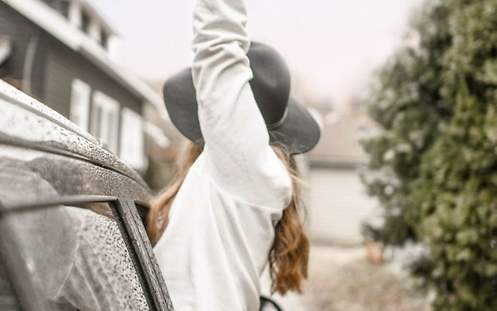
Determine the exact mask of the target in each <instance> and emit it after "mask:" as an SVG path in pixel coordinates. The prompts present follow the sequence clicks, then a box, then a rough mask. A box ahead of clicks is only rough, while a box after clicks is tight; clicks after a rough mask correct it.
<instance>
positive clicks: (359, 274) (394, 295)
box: [276, 246, 430, 311]
mask: <svg viewBox="0 0 497 311" xmlns="http://www.w3.org/2000/svg"><path fill="white" fill-rule="evenodd" d="M394 271H395V269H393V268H392V267H391V266H389V265H384V266H376V265H372V264H370V263H369V262H367V261H366V260H365V251H364V249H363V248H362V247H356V248H339V247H329V246H328V247H323V246H314V247H313V249H312V252H311V266H310V278H309V280H308V282H307V284H306V292H305V295H303V296H297V295H289V296H286V297H284V298H278V297H277V298H276V299H277V300H278V301H279V302H280V303H281V304H282V305H283V306H284V310H285V311H429V310H430V309H429V308H428V306H427V303H426V301H425V300H424V299H422V298H421V297H420V296H418V295H416V294H415V293H414V291H412V290H411V289H410V288H409V287H408V286H407V283H408V282H407V281H406V280H405V279H404V277H402V276H400V275H399V274H398V273H396V272H394Z"/></svg>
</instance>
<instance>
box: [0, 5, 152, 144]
mask: <svg viewBox="0 0 497 311" xmlns="http://www.w3.org/2000/svg"><path fill="white" fill-rule="evenodd" d="M0 35H5V36H8V37H10V38H11V40H12V42H13V54H12V55H11V57H10V58H9V60H8V62H7V68H6V70H7V76H8V77H9V78H12V79H16V80H22V79H23V74H24V67H25V60H26V55H27V50H28V47H29V45H30V42H31V44H32V45H35V46H36V50H35V55H34V61H33V67H32V68H31V72H30V76H31V79H30V82H31V83H30V84H31V87H30V89H23V91H24V92H26V93H29V94H30V95H31V96H33V97H35V98H36V99H38V100H40V101H41V102H43V103H44V104H46V105H47V106H49V107H51V108H52V109H54V110H55V111H57V112H59V113H60V114H62V115H64V116H65V117H69V115H70V107H71V90H72V82H73V81H74V80H75V79H79V80H81V81H83V82H85V83H86V84H88V85H89V86H90V87H91V90H92V95H91V96H92V98H93V94H95V92H96V91H100V92H101V93H104V94H105V95H107V96H109V97H111V98H113V99H114V100H116V101H118V102H119V104H120V109H121V110H122V108H123V107H127V108H129V109H131V110H133V111H135V112H137V113H138V114H140V115H143V113H142V106H143V102H142V100H141V99H140V98H139V97H137V96H136V95H135V94H134V93H133V92H132V91H131V90H128V89H127V88H125V87H124V86H123V85H122V84H120V83H119V82H118V81H116V80H115V79H114V78H113V77H111V76H110V75H108V74H107V73H106V72H104V71H102V70H101V69H100V68H99V67H97V66H96V65H95V64H94V63H93V62H92V61H90V60H89V59H87V58H86V57H85V56H83V55H81V54H79V53H78V52H76V51H74V50H72V49H70V48H69V47H67V46H66V45H64V44H63V43H61V42H60V41H58V40H57V39H56V38H54V37H53V36H51V35H50V34H48V33H47V32H45V31H44V30H42V29H41V28H39V27H38V26H37V25H35V24H33V23H32V22H31V21H29V20H28V19H26V18H25V17H24V16H22V15H20V14H19V13H17V12H16V11H15V10H13V9H12V8H11V7H10V6H8V5H6V4H5V3H2V2H0ZM91 110H92V105H90V116H91V113H92V111H91ZM120 112H121V111H120ZM91 122H92V120H91V119H90V125H91ZM120 122H121V118H119V123H120ZM120 127H121V124H119V130H118V132H119V137H118V146H117V148H118V149H117V150H119V148H120V140H121V138H120Z"/></svg>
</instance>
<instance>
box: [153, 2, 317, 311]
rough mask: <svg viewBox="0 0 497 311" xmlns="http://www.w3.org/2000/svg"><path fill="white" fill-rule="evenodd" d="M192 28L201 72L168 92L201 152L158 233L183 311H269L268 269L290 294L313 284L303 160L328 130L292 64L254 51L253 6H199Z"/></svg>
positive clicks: (276, 286) (159, 212)
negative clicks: (294, 87)
mask: <svg viewBox="0 0 497 311" xmlns="http://www.w3.org/2000/svg"><path fill="white" fill-rule="evenodd" d="M193 24H194V41H193V51H194V62H193V67H192V69H187V70H185V71H182V72H180V73H179V74H177V75H176V76H174V77H173V78H171V79H169V80H168V81H167V82H166V85H165V88H164V96H165V102H166V107H167V110H168V113H169V115H170V117H171V120H172V122H173V123H174V124H175V126H176V127H177V128H178V130H179V131H180V132H181V133H182V134H183V135H185V136H186V137H187V138H188V139H189V140H190V141H191V142H192V143H190V144H189V145H188V146H187V148H186V151H184V154H183V155H182V156H181V157H180V159H181V160H180V163H179V164H180V165H179V169H178V174H177V177H176V179H175V181H174V182H173V183H172V184H171V186H170V187H169V188H168V189H167V190H166V191H165V192H164V194H162V195H161V196H160V197H159V198H158V200H157V202H156V203H155V204H154V205H153V208H152V210H151V212H150V215H149V226H148V227H149V234H150V236H151V238H152V240H153V241H154V242H155V243H156V244H155V248H154V251H155V253H156V256H157V259H158V262H159V265H160V267H161V269H162V272H163V273H164V277H165V279H166V280H167V284H168V288H169V290H170V295H171V298H172V300H173V304H174V305H175V308H176V309H177V310H179V311H187V310H215V311H222V310H230V311H233V310H258V309H259V295H260V284H259V277H260V276H261V274H262V272H263V270H264V269H265V267H266V266H267V265H268V264H269V268H270V271H271V278H272V282H273V284H272V289H273V291H278V292H280V293H286V292H287V291H289V290H297V291H299V290H300V289H301V284H302V281H303V279H304V278H305V277H306V275H307V259H308V252H309V246H308V241H307V238H306V236H305V234H304V232H303V228H302V224H301V222H300V219H299V211H298V209H299V208H300V197H299V196H300V194H299V187H298V178H297V176H296V167H295V162H294V160H293V158H292V156H293V155H294V154H298V153H303V152H306V151H308V150H310V149H311V148H312V147H313V146H314V145H315V144H316V143H317V141H318V139H319V135H320V131H319V127H318V126H317V124H316V122H315V121H314V120H313V118H312V117H311V116H310V114H309V113H308V112H307V110H305V109H304V108H302V107H300V106H299V105H297V104H296V103H295V102H294V101H293V100H291V99H290V97H289V93H290V76H289V72H288V69H287V67H286V65H285V63H284V61H283V60H282V59H281V57H280V56H279V55H278V54H277V53H276V52H275V51H274V50H272V49H271V48H269V47H267V46H265V45H263V44H258V43H252V44H250V42H249V39H248V37H247V34H246V29H245V24H246V9H245V4H244V2H243V1H242V0H198V1H197V4H196V7H195V14H194V22H193ZM166 225H167V230H165V231H164V229H165V228H166Z"/></svg>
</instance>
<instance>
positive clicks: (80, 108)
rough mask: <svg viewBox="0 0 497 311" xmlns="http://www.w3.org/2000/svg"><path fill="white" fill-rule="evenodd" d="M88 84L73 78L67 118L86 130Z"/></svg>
mask: <svg viewBox="0 0 497 311" xmlns="http://www.w3.org/2000/svg"><path fill="white" fill-rule="evenodd" d="M90 92H91V89H90V86H88V84H86V83H84V82H83V81H81V80H74V81H73V83H72V90H71V110H70V113H69V119H71V121H72V122H74V123H75V124H76V125H78V126H79V127H80V128H82V129H83V130H85V131H88V117H89V114H90Z"/></svg>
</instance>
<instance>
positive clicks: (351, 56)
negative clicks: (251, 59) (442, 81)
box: [91, 0, 421, 104]
mask: <svg viewBox="0 0 497 311" xmlns="http://www.w3.org/2000/svg"><path fill="white" fill-rule="evenodd" d="M245 1H247V6H248V11H249V25H248V28H249V29H248V30H249V34H250V36H251V38H252V39H253V40H258V41H261V42H265V43H267V44H270V45H272V46H273V47H275V48H276V49H277V50H278V51H279V52H280V53H281V54H282V55H283V56H284V57H285V58H286V60H287V62H288V63H289V65H290V68H291V71H292V75H293V79H294V81H298V83H299V85H301V87H302V88H304V89H305V90H306V92H310V94H312V96H313V97H314V98H327V99H330V100H331V101H333V102H334V103H335V104H340V103H343V102H346V101H347V99H348V98H350V97H354V96H355V95H357V93H358V92H360V91H361V90H363V89H364V87H365V86H366V85H367V84H368V81H369V80H368V79H369V78H370V75H371V73H372V72H373V70H375V69H376V68H378V67H379V66H381V64H383V63H384V62H385V61H386V60H387V59H388V57H389V55H391V54H392V53H393V52H394V51H395V49H396V48H397V47H398V46H399V44H400V42H401V39H402V37H403V35H404V34H405V32H406V29H407V28H406V27H407V23H408V20H409V14H410V12H411V11H412V10H413V9H414V8H416V7H417V6H419V5H420V3H421V0H374V1H372V0H306V1H304V0H245ZM91 2H92V3H93V4H94V5H95V6H96V7H97V8H98V9H100V11H101V13H102V14H103V15H104V17H106V18H107V19H108V20H109V21H110V23H111V24H112V25H113V26H114V27H115V28H116V30H117V31H118V33H119V35H120V37H121V39H120V43H119V52H118V53H117V54H116V60H117V61H118V62H119V64H121V65H123V66H124V67H126V68H128V69H130V70H132V71H134V72H136V73H137V74H138V75H139V76H141V77H143V78H146V79H148V80H157V81H163V80H165V79H166V78H167V77H168V76H170V75H172V74H174V73H175V72H176V71H178V70H181V69H183V68H185V67H187V66H189V64H190V63H191V58H192V54H191V52H190V51H191V49H190V44H191V40H192V30H191V29H192V26H191V16H192V10H193V7H194V2H195V0H117V1H116V0H91Z"/></svg>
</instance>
